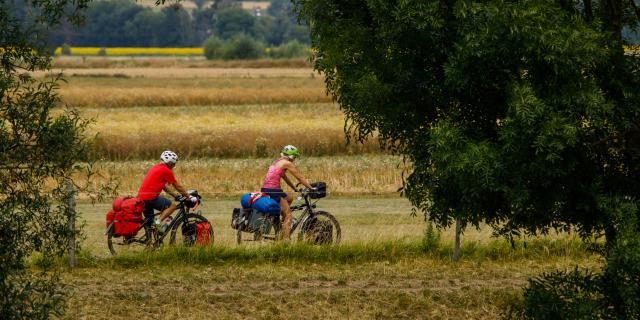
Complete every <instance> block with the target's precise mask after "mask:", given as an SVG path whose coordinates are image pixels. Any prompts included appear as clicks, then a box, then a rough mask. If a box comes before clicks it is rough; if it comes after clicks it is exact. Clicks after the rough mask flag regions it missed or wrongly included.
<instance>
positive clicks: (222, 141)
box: [38, 58, 600, 319]
mask: <svg viewBox="0 0 640 320" xmlns="http://www.w3.org/2000/svg"><path fill="white" fill-rule="evenodd" d="M54 67H56V68H60V69H61V70H64V73H65V74H66V75H67V80H68V82H66V83H63V84H61V90H60V94H61V97H62V99H63V101H65V102H66V103H68V104H70V105H72V106H75V107H77V108H78V109H79V111H80V112H81V114H82V115H84V116H85V117H88V118H93V119H94V122H93V123H92V125H91V127H89V128H88V134H89V135H90V136H97V140H96V144H95V146H94V147H95V149H94V150H95V152H96V155H97V156H98V159H99V161H98V162H97V164H98V165H99V167H100V168H101V169H100V173H99V174H98V175H96V176H95V177H94V179H95V180H94V182H95V183H100V182H105V181H108V180H109V179H110V178H116V179H117V182H118V193H119V194H135V193H136V191H137V189H138V187H139V183H140V182H141V180H142V178H143V176H144V174H145V173H146V170H147V169H148V168H149V167H150V166H151V165H153V164H154V163H156V162H157V157H158V155H159V154H160V153H161V152H162V151H163V150H166V149H172V150H174V151H176V152H178V154H179V155H180V157H181V160H180V161H179V162H178V165H177V167H176V169H175V172H176V176H177V177H178V180H179V181H180V182H181V183H183V184H184V185H185V186H186V187H188V188H195V189H198V190H199V191H200V192H201V193H202V194H204V204H203V206H201V208H200V209H201V211H202V213H203V214H204V215H205V216H206V217H207V218H208V219H209V220H210V221H211V222H212V223H213V226H214V230H215V243H214V245H213V246H210V247H206V248H180V247H178V248H164V249H162V250H159V251H155V252H151V253H145V254H130V255H126V254H125V255H121V256H118V257H115V258H113V257H110V255H109V253H108V249H107V247H106V237H105V236H104V234H103V233H104V227H105V225H104V223H105V222H104V219H105V213H106V212H107V210H108V209H109V207H110V203H98V204H95V205H92V204H89V203H87V202H86V201H87V200H85V199H83V198H80V199H79V201H80V203H79V205H78V211H79V213H80V215H81V217H82V220H83V221H84V223H85V227H84V235H85V239H84V241H83V242H82V252H81V254H80V256H79V260H78V267H77V268H75V269H73V270H68V269H66V270H65V271H64V272H63V274H62V276H63V279H64V280H65V283H66V284H67V285H68V287H67V288H68V289H69V292H70V293H71V298H70V300H69V309H68V312H67V314H66V315H65V316H63V318H64V319H78V318H86V319H176V318H181V319H301V318H304V319H496V318H499V317H500V315H501V313H502V312H504V310H505V309H506V308H507V306H508V305H509V304H510V303H511V302H513V301H517V300H518V299H519V298H520V296H521V288H522V286H524V285H525V284H526V281H527V279H528V278H530V277H532V276H536V275H538V274H539V273H541V272H545V271H552V270H556V269H571V268H575V267H576V266H578V267H587V268H596V269H597V268H598V266H599V265H600V261H599V260H598V258H597V257H596V256H595V255H593V254H591V253H590V252H589V251H588V250H587V249H586V247H585V245H583V244H582V243H580V242H579V241H577V240H575V238H574V237H573V236H572V235H567V234H561V235H551V236H549V237H540V238H529V239H525V240H524V241H526V246H525V242H524V241H520V242H518V243H516V245H515V247H512V246H511V245H510V244H509V243H507V242H506V241H504V240H502V239H495V238H491V230H490V229H488V228H487V227H483V228H481V229H480V230H475V229H470V230H466V231H465V233H464V235H463V246H462V249H463V250H462V252H463V255H462V260H461V261H460V262H458V263H452V262H451V259H450V257H451V251H452V244H453V233H452V231H451V230H444V231H443V232H442V234H441V238H440V242H439V243H437V244H435V245H434V244H429V243H428V242H423V239H424V234H425V223H424V221H423V217H422V216H420V215H419V216H417V217H412V216H411V215H410V212H411V206H410V204H409V202H408V201H407V200H406V199H403V198H400V197H399V195H398V193H397V189H398V188H399V187H400V186H401V185H402V176H403V170H406V169H407V168H410V164H404V163H403V162H402V158H401V157H398V156H392V155H388V154H385V153H384V152H382V151H381V150H380V149H379V147H378V144H377V141H376V139H375V138H372V139H370V140H369V141H366V142H365V143H364V144H355V143H352V144H349V145H347V144H346V143H345V140H346V137H345V134H344V131H343V126H344V117H343V114H342V113H341V111H340V109H339V108H338V106H337V105H335V104H333V103H332V102H331V101H330V99H329V97H327V96H326V94H325V89H324V82H323V81H324V80H323V78H322V77H321V76H320V75H317V74H314V73H313V72H312V70H311V68H310V66H309V65H308V62H306V61H303V60H292V61H263V60H260V61H229V62H219V61H218V62H210V61H204V60H202V59H192V58H185V59H172V58H135V59H125V58H91V59H89V58H87V59H84V58H83V59H79V58H57V59H56V60H54ZM38 76H42V74H39V75H38ZM285 144H294V145H296V146H298V147H300V149H301V150H302V154H303V156H302V157H301V159H300V160H299V161H298V162H297V164H298V166H299V167H300V169H301V171H302V173H303V174H304V175H305V176H306V177H307V178H308V179H309V180H314V181H318V180H320V181H325V182H327V184H328V187H329V191H330V195H329V196H328V197H327V198H325V199H322V200H321V201H320V202H318V207H319V208H320V209H322V210H326V211H329V212H331V213H333V214H334V215H335V216H336V217H337V218H338V220H339V221H340V224H341V227H342V239H343V241H342V244H341V245H340V246H337V247H311V246H304V245H299V244H296V243H294V244H293V245H291V246H287V247H284V246H282V245H280V244H263V245H243V246H237V245H235V230H232V229H231V227H230V216H231V211H232V209H233V208H234V207H237V206H238V205H239V195H241V194H242V193H245V192H250V191H255V190H257V189H258V188H259V186H260V183H261V179H262V178H263V176H264V174H265V172H266V170H267V167H268V166H269V164H270V163H271V162H272V161H273V159H274V158H275V157H277V154H278V153H279V150H280V148H281V147H282V146H283V145H285Z"/></svg>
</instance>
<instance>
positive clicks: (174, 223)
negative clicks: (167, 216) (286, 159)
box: [153, 202, 198, 243]
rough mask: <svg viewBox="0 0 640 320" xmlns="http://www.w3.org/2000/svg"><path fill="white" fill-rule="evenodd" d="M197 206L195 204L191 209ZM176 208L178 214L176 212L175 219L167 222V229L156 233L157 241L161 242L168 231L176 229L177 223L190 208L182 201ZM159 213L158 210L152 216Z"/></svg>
mask: <svg viewBox="0 0 640 320" xmlns="http://www.w3.org/2000/svg"><path fill="white" fill-rule="evenodd" d="M197 207H198V206H195V207H194V208H193V209H195V208H197ZM177 209H178V214H176V217H175V219H173V220H171V223H169V227H168V228H167V230H166V231H165V232H164V233H156V234H157V235H158V238H157V239H156V241H157V242H158V243H161V242H162V241H164V237H166V236H167V235H168V234H169V233H170V232H169V231H171V230H177V229H178V224H179V223H180V222H182V219H184V218H185V217H186V216H187V214H189V211H190V209H191V208H189V207H187V206H185V205H184V203H183V202H180V203H179V204H178V207H177ZM159 214H160V212H158V213H155V214H154V215H153V216H154V217H155V216H157V215H159Z"/></svg>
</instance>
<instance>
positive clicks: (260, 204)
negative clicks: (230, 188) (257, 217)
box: [240, 192, 280, 214]
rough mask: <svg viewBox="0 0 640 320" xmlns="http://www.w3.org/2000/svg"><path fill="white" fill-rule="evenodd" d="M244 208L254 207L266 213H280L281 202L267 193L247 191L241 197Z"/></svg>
mask: <svg viewBox="0 0 640 320" xmlns="http://www.w3.org/2000/svg"><path fill="white" fill-rule="evenodd" d="M240 204H241V205H242V207H243V208H245V209H247V208H253V209H256V210H258V211H260V212H263V213H266V214H280V204H279V203H278V202H277V201H275V200H273V199H271V198H269V196H268V195H267V194H265V193H260V192H254V193H247V194H244V195H243V196H242V198H240Z"/></svg>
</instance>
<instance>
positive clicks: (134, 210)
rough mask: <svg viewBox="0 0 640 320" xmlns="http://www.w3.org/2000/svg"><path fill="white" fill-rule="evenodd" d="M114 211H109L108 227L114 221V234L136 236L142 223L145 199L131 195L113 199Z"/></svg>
mask: <svg viewBox="0 0 640 320" xmlns="http://www.w3.org/2000/svg"><path fill="white" fill-rule="evenodd" d="M112 208H113V211H109V212H108V213H107V227H109V225H110V224H111V222H113V234H114V236H116V237H118V236H135V235H136V233H138V230H139V229H140V226H141V225H142V220H143V218H142V212H143V211H144V201H142V200H140V199H138V198H134V197H131V196H121V197H118V198H116V199H115V200H113V203H112Z"/></svg>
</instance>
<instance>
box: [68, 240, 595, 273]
mask: <svg viewBox="0 0 640 320" xmlns="http://www.w3.org/2000/svg"><path fill="white" fill-rule="evenodd" d="M528 243H529V244H528V245H527V247H526V248H525V247H524V246H520V247H516V248H515V249H513V248H512V247H511V245H510V244H509V243H508V242H507V241H505V240H502V239H494V240H492V241H489V242H488V243H486V244H485V243H480V242H470V243H467V244H465V245H463V246H462V259H468V260H479V261H482V260H491V261H515V260H520V259H532V258H535V259H540V258H541V257H549V258H551V257H556V258H557V257H586V256H588V255H590V253H589V252H588V250H587V248H586V246H585V245H584V244H583V243H582V242H581V241H578V240H575V239H559V240H551V239H535V240H532V241H530V242H528ZM452 251H453V248H452V246H448V245H440V246H438V247H437V248H434V249H433V250H431V251H428V252H425V251H424V246H423V244H422V242H413V243H407V242H402V241H384V242H361V243H350V244H346V245H340V246H311V245H306V244H297V243H296V244H292V245H290V246H284V245H281V244H273V245H266V246H262V247H255V248H252V247H226V246H213V247H195V248H187V247H171V248H164V249H162V250H159V251H155V252H147V253H141V254H128V255H120V256H116V257H112V258H106V259H97V258H86V257H85V255H82V256H83V257H85V258H82V259H80V261H79V263H78V267H80V268H87V267H91V268H93V267H96V266H101V265H102V266H105V265H106V266H108V267H110V268H138V267H144V268H148V267H152V266H159V265H163V266H165V265H216V266H220V265H228V264H232V265H258V264H274V263H275V264H295V263H319V264H361V263H365V262H372V261H389V262H395V261H398V260H401V259H406V258H411V257H415V256H418V255H422V256H427V257H430V258H433V259H441V260H444V261H447V260H448V259H450V256H451V253H452ZM345 281H346V280H345Z"/></svg>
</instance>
